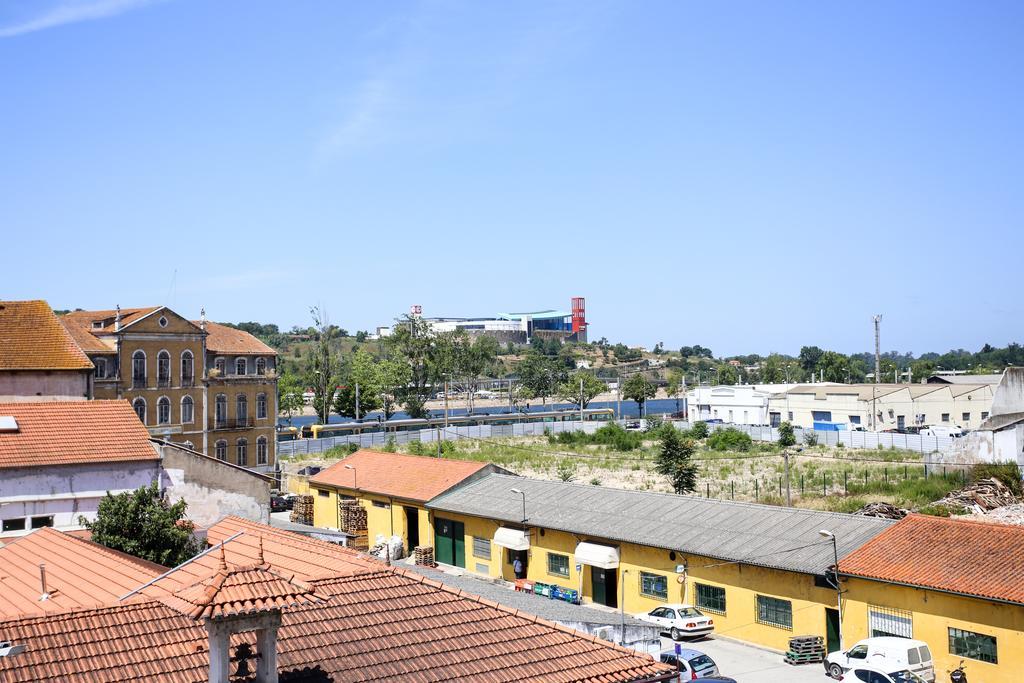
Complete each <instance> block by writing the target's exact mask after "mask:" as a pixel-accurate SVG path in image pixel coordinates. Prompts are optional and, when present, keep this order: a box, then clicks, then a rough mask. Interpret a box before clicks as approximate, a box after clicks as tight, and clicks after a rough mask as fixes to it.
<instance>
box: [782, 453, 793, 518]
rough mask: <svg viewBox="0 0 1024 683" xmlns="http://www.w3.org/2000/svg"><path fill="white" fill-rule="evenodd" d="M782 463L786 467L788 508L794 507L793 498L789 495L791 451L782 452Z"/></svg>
mask: <svg viewBox="0 0 1024 683" xmlns="http://www.w3.org/2000/svg"><path fill="white" fill-rule="evenodd" d="M782 462H783V464H784V465H785V467H786V507H790V508H791V507H793V498H792V496H790V494H789V451H788V450H784V451H782Z"/></svg>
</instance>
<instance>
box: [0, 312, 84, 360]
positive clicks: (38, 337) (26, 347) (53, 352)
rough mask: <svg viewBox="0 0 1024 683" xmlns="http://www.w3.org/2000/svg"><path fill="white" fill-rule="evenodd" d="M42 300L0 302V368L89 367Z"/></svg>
mask: <svg viewBox="0 0 1024 683" xmlns="http://www.w3.org/2000/svg"><path fill="white" fill-rule="evenodd" d="M92 367H93V366H92V361H91V360H89V357H88V356H86V355H85V353H83V352H82V349H80V348H79V347H78V344H77V343H75V340H74V338H72V336H71V335H70V334H69V333H68V331H67V330H65V329H64V326H63V325H61V324H60V321H59V320H58V319H57V316H56V315H54V313H53V311H52V310H51V309H50V306H49V304H47V303H46V302H45V301H0V370H92Z"/></svg>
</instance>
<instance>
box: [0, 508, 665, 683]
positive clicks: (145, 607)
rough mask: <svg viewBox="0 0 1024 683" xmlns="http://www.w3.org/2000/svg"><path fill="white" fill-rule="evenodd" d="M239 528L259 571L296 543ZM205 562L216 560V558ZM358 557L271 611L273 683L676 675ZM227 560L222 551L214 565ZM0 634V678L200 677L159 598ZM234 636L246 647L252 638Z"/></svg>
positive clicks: (192, 636)
mask: <svg viewBox="0 0 1024 683" xmlns="http://www.w3.org/2000/svg"><path fill="white" fill-rule="evenodd" d="M259 527H262V530H261V529H259ZM232 528H234V527H232ZM246 530H247V532H246V534H245V535H243V536H241V537H239V539H236V541H237V540H241V539H243V538H246V537H251V538H259V537H260V536H261V535H262V536H263V538H265V539H267V540H266V542H265V543H266V557H267V563H268V564H271V565H272V560H271V558H272V557H274V556H280V557H289V556H292V555H293V554H294V553H295V551H294V550H285V549H283V548H281V547H279V546H282V545H289V544H291V543H292V542H293V541H294V540H296V535H294V534H290V533H288V532H282V531H279V530H276V529H271V528H270V527H265V526H263V525H256V524H254V523H251V522H250V523H246ZM236 541H232V542H231V543H229V544H228V547H230V546H231V545H233V544H234V543H235V542H236ZM303 541H304V543H302V544H301V545H302V547H303V548H308V547H309V545H308V544H309V543H312V544H313V545H322V546H329V545H330V544H327V543H324V542H322V541H310V540H309V539H303ZM257 547H258V546H257ZM338 550H342V551H345V553H346V554H347V553H352V551H350V550H346V549H344V548H339V549H338ZM257 552H258V550H257ZM325 552H326V551H325ZM210 555H213V553H210V554H208V555H205V556H204V557H203V558H200V560H205V559H206V558H208V557H210ZM215 561H217V562H218V564H219V559H217V560H215ZM367 561H368V562H371V563H372V564H370V565H369V566H368V567H367V568H366V569H365V570H364V571H360V572H358V573H356V574H352V575H348V576H340V577H334V578H328V579H322V580H319V581H317V582H315V583H314V585H315V591H316V593H317V594H318V595H319V596H320V597H321V599H320V600H318V601H317V602H312V603H310V602H307V603H306V604H301V605H296V606H294V607H292V608H291V609H287V610H284V611H283V612H282V626H281V629H280V631H279V632H278V657H277V661H278V671H279V674H280V680H281V681H282V683H286V682H288V681H292V682H294V681H307V680H308V681H323V680H336V681H374V680H376V681H384V680H399V679H401V680H416V681H449V680H457V681H508V680H517V681H566V682H571V681H579V682H587V683H599V682H601V683H605V682H614V681H623V682H625V681H634V680H637V679H647V680H658V679H660V680H670V679H672V678H673V677H674V676H676V675H677V674H676V673H675V672H673V671H672V670H671V669H670V668H669V667H667V666H665V665H663V664H660V663H658V662H655V661H654V660H653V659H651V658H650V657H649V656H646V655H639V654H637V653H635V652H633V651H631V650H628V649H626V648H623V647H619V646H617V645H613V644H611V643H608V642H606V641H602V640H600V639H598V638H596V637H594V636H587V635H583V634H580V633H577V632H575V631H572V630H571V629H568V628H565V627H563V626H559V625H556V624H553V623H551V622H548V621H545V620H542V619H539V618H537V617H535V616H533V615H525V614H520V613H518V612H516V611H515V610H512V609H510V608H507V607H503V606H500V605H497V604H495V603H493V602H490V601H487V600H483V599H481V598H478V597H475V596H471V595H467V594H464V593H462V592H460V591H458V590H455V589H452V588H449V587H446V586H443V585H441V584H439V583H436V582H434V581H430V580H429V579H426V578H424V577H422V576H420V575H418V574H415V573H413V572H408V571H405V570H400V569H396V568H393V567H386V566H384V565H382V564H380V563H373V562H372V561H371V560H367ZM230 562H231V553H230V552H228V553H227V560H226V563H230ZM218 571H221V570H218ZM250 571H251V569H247V570H244V571H238V572H237V573H236V575H237V576H240V577H242V576H243V574H246V572H250ZM260 571H261V572H262V571H263V570H260ZM229 573H230V570H229ZM248 578H254V577H248ZM255 578H256V580H255V581H248V580H241V579H240V580H239V582H238V584H237V585H235V586H233V588H232V589H233V590H234V589H235V588H237V589H238V590H244V591H250V590H251V589H250V588H241V586H243V585H245V586H251V585H253V584H254V583H255V584H259V585H264V584H265V582H264V580H263V575H262V574H260V576H259V577H255ZM288 586H294V582H289V583H288ZM222 588H223V586H222ZM282 590H284V591H285V592H286V591H287V590H293V589H292V588H290V587H289V588H285V589H281V588H280V587H278V588H275V589H273V590H272V591H271V592H274V593H275V594H276V593H279V592H281V591H282ZM261 591H262V589H259V590H257V591H256V593H257V594H262V593H261ZM0 632H2V633H3V634H4V638H5V639H9V640H11V641H13V642H14V643H15V644H21V645H24V646H25V651H24V652H23V653H22V654H19V655H15V656H13V657H2V658H0V679H3V680H7V678H10V679H11V680H34V681H61V682H67V683H85V682H86V681H97V680H102V681H107V682H114V681H125V682H127V681H135V680H159V681H161V682H169V683H194V682H196V681H201V680H206V675H207V673H208V671H209V653H208V646H207V642H208V641H207V633H206V630H205V629H204V628H203V626H202V624H201V623H200V622H198V621H196V620H195V619H193V618H191V617H190V616H188V615H187V614H183V613H182V612H180V611H178V610H175V609H172V608H171V607H169V606H168V605H167V604H165V602H164V601H163V600H159V599H143V600H140V601H138V602H128V603H122V604H119V605H112V606H109V607H105V608H98V609H83V610H74V611H69V612H63V613H56V614H49V615H46V616H45V617H21V618H17V619H9V620H3V621H0ZM242 638H245V639H246V640H247V641H248V642H252V641H253V638H254V636H253V635H251V634H248V635H245V636H242Z"/></svg>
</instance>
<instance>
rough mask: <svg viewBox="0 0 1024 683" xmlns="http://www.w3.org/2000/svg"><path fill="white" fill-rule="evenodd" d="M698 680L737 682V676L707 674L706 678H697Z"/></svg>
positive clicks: (720, 682) (725, 682)
mask: <svg viewBox="0 0 1024 683" xmlns="http://www.w3.org/2000/svg"><path fill="white" fill-rule="evenodd" d="M694 681H695V683H696V682H697V681H718V683H737V681H736V679H735V678H729V677H728V676H705V677H704V678H695V679H694Z"/></svg>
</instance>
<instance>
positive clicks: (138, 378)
mask: <svg viewBox="0 0 1024 683" xmlns="http://www.w3.org/2000/svg"><path fill="white" fill-rule="evenodd" d="M132 386H136V387H144V386H146V352H145V351H143V350H142V349H139V350H138V351H136V352H135V353H133V354H132Z"/></svg>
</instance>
